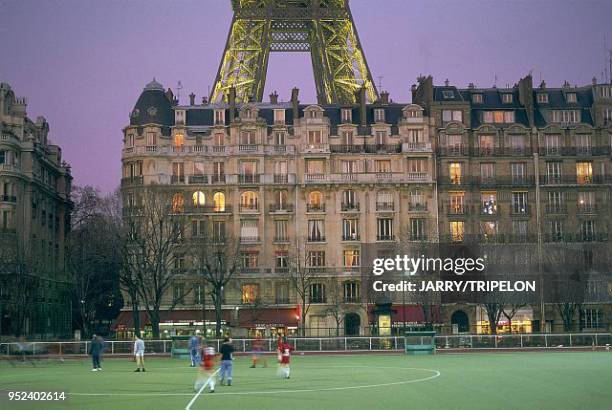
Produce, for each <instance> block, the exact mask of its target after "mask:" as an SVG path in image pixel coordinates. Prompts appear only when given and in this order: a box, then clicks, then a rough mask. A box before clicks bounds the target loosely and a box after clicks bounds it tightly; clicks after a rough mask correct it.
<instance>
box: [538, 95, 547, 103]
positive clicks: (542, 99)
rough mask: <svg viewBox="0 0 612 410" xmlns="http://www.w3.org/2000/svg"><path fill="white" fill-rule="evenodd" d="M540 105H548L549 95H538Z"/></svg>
mask: <svg viewBox="0 0 612 410" xmlns="http://www.w3.org/2000/svg"><path fill="white" fill-rule="evenodd" d="M538 103H540V104H548V94H546V93H538Z"/></svg>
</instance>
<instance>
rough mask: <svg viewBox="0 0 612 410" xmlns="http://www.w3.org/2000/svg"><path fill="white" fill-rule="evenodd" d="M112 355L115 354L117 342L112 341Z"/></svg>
mask: <svg viewBox="0 0 612 410" xmlns="http://www.w3.org/2000/svg"><path fill="white" fill-rule="evenodd" d="M111 354H115V341H114V340H111Z"/></svg>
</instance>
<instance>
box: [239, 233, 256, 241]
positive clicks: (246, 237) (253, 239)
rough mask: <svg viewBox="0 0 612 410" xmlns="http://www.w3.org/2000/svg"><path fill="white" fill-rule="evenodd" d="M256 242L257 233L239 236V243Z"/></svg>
mask: <svg viewBox="0 0 612 410" xmlns="http://www.w3.org/2000/svg"><path fill="white" fill-rule="evenodd" d="M258 242H259V235H254V236H241V237H240V243H258Z"/></svg>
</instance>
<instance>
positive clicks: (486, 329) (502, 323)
mask: <svg viewBox="0 0 612 410" xmlns="http://www.w3.org/2000/svg"><path fill="white" fill-rule="evenodd" d="M504 312H505V313H506V314H504V313H502V314H501V315H500V317H499V321H498V322H497V334H504V333H532V332H533V321H534V318H533V309H531V308H529V307H524V308H521V309H518V310H517V311H516V312H515V313H514V314H512V313H513V312H512V311H511V310H510V309H506V310H505V311H504ZM508 317H510V319H508ZM476 332H477V333H478V334H491V326H490V324H489V319H488V316H487V311H486V309H485V308H483V307H482V306H479V307H478V308H477V309H476Z"/></svg>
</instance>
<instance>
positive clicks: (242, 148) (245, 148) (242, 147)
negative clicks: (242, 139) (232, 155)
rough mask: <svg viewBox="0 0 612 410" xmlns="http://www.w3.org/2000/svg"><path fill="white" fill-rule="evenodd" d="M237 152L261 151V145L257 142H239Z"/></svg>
mask: <svg viewBox="0 0 612 410" xmlns="http://www.w3.org/2000/svg"><path fill="white" fill-rule="evenodd" d="M238 152H239V153H248V154H253V153H261V152H262V149H261V145H257V144H239V145H238Z"/></svg>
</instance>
